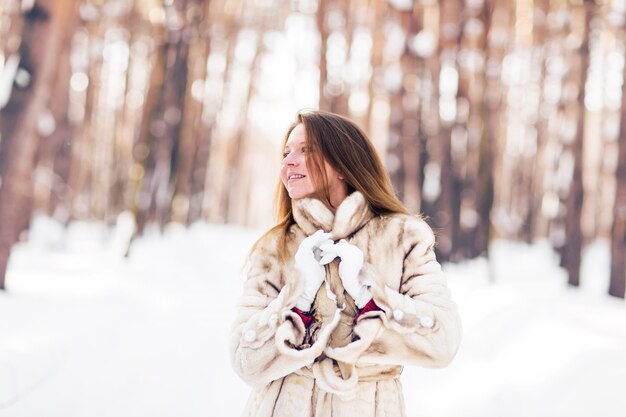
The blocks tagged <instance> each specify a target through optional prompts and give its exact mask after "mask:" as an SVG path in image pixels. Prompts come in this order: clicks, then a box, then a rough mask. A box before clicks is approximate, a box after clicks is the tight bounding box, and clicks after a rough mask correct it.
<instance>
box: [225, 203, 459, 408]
mask: <svg viewBox="0 0 626 417" xmlns="http://www.w3.org/2000/svg"><path fill="white" fill-rule="evenodd" d="M293 214H294V219H295V221H296V223H295V224H293V225H292V226H291V227H290V229H289V231H288V233H287V241H286V243H287V245H286V248H287V252H288V253H287V256H286V257H285V258H284V259H286V260H285V261H280V259H279V255H278V241H279V233H278V232H277V233H270V234H268V235H266V236H264V238H262V239H261V240H260V241H259V242H257V244H256V246H255V248H254V249H253V251H252V253H251V255H250V259H249V269H248V274H247V280H246V282H245V285H244V290H243V294H242V296H241V298H240V300H239V304H238V312H237V315H236V319H235V323H234V326H233V328H232V333H231V345H230V352H231V357H232V361H233V366H234V368H235V370H236V372H237V373H238V374H239V376H240V377H241V378H242V379H243V380H244V381H246V382H247V383H248V384H250V385H251V386H252V387H253V391H252V394H251V396H250V398H249V400H248V403H247V405H246V408H245V411H244V415H245V416H250V417H281V416H301V417H330V416H340V417H341V416H359V417H382V416H386V417H391V416H398V417H400V416H405V411H404V400H403V395H402V387H401V384H400V380H399V376H400V374H401V372H402V366H403V365H421V366H427V367H443V366H445V365H447V364H448V363H449V362H450V361H451V360H452V358H453V357H454V355H455V354H456V351H457V349H458V346H459V342H460V337H461V324H460V319H459V316H458V313H457V308H456V305H455V304H454V302H453V301H452V300H451V299H450V292H449V290H448V288H447V287H446V281H445V278H444V276H443V274H442V272H441V266H440V265H439V263H438V262H437V261H436V259H435V253H434V250H433V246H434V244H435V238H434V235H433V232H432V230H431V229H430V227H429V226H428V225H427V224H426V223H425V222H424V221H423V220H422V219H421V218H419V217H417V216H409V215H404V214H391V215H384V216H374V215H373V214H372V212H371V211H370V210H369V208H368V205H367V203H366V201H365V199H364V197H363V195H362V194H361V193H359V192H354V193H352V194H351V195H350V196H348V197H347V198H346V199H345V200H344V201H343V202H342V203H341V205H340V206H339V207H338V208H337V210H336V213H335V214H333V213H332V212H331V211H330V210H329V209H328V208H326V206H324V204H323V203H322V202H320V201H319V200H315V199H301V200H297V201H296V202H295V204H294V206H293ZM319 229H323V230H325V231H327V232H330V233H331V238H332V239H333V240H339V239H346V240H347V241H348V242H350V243H351V244H353V245H356V246H358V247H359V248H360V249H361V250H362V251H363V255H364V265H363V268H362V270H361V272H360V276H359V279H360V280H361V281H362V282H364V283H367V284H369V285H371V288H370V291H371V292H372V294H373V298H374V301H375V302H376V304H377V305H378V306H379V307H380V308H381V309H382V311H370V312H367V313H364V314H362V315H361V316H360V317H359V318H358V321H357V322H356V323H354V317H355V316H356V315H357V314H358V309H357V308H356V306H355V305H354V301H353V300H352V298H351V297H350V296H349V295H348V294H347V292H344V289H343V286H342V284H341V279H340V277H339V274H338V263H339V259H335V260H334V261H333V262H332V263H331V264H329V265H327V266H326V283H325V285H322V286H321V287H320V289H319V291H318V293H317V296H316V299H315V301H314V304H313V307H314V309H313V311H314V312H315V313H314V320H313V322H312V323H311V324H310V326H309V327H308V328H305V326H304V324H303V322H302V320H301V318H300V317H299V316H298V315H297V314H296V313H294V312H293V311H292V310H291V308H292V307H293V306H294V305H295V303H296V300H297V298H298V296H299V294H300V292H301V291H302V284H303V278H302V277H301V275H300V274H299V272H298V271H297V270H296V269H295V264H294V261H293V257H294V255H295V252H296V251H297V249H298V246H299V244H300V242H301V241H302V240H303V239H304V238H305V237H306V236H309V235H311V234H313V233H314V232H315V231H317V230H319Z"/></svg>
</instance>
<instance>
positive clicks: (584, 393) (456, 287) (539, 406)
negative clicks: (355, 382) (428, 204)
mask: <svg viewBox="0 0 626 417" xmlns="http://www.w3.org/2000/svg"><path fill="white" fill-rule="evenodd" d="M120 224H122V226H119V227H132V225H128V224H126V225H124V224H123V222H121V223H120ZM119 227H118V228H116V229H113V230H109V229H106V228H104V227H102V226H101V225H98V224H88V223H79V224H75V225H73V226H72V227H71V228H70V229H69V230H67V231H64V230H63V229H62V228H59V226H58V225H56V224H55V223H54V222H52V221H50V220H49V219H45V218H44V219H41V220H40V221H38V222H37V223H35V227H34V229H33V230H32V231H31V233H30V239H31V240H30V241H29V242H28V243H26V244H22V245H19V246H18V247H17V248H16V249H15V251H14V253H13V255H12V257H11V262H10V266H9V273H8V276H7V286H8V292H7V293H4V294H0V317H2V318H3V320H1V321H0V415H2V416H3V417H5V416H6V417H27V416H28V417H31V416H32V417H38V416H64V417H65V416H77V417H97V416H103V417H104V416H107V417H120V416H150V417H160V416H163V417H170V416H185V417H193V416H237V415H239V412H240V411H241V409H242V408H243V405H244V403H245V399H246V397H247V394H248V392H249V389H248V387H247V386H245V385H244V384H243V383H242V382H241V381H240V380H239V379H238V378H237V377H236V375H235V374H234V373H233V372H232V370H231V368H230V365H229V359H228V331H229V327H230V323H231V320H232V317H233V314H234V308H235V302H236V299H237V297H238V295H239V293H240V291H241V285H242V282H243V278H242V277H241V267H242V264H243V260H244V259H245V256H246V254H247V251H248V250H249V248H250V246H251V245H252V243H253V242H254V240H255V239H256V238H257V237H259V236H260V234H261V232H260V231H258V230H257V231H253V230H245V229H240V228H236V227H232V226H218V225H207V224H204V223H197V224H194V225H192V226H191V227H190V228H189V229H184V228H181V227H176V226H171V227H169V228H167V230H166V231H165V233H164V234H163V235H159V234H158V233H148V234H147V235H146V236H145V237H143V238H140V239H137V240H136V241H134V242H133V245H132V247H131V250H130V257H129V258H128V259H124V258H122V257H121V254H122V253H123V252H124V250H122V249H123V248H125V244H124V239H125V237H124V236H127V234H125V231H124V230H128V229H124V230H121V231H120V230H118V229H119ZM492 254H493V258H492V261H491V262H490V263H488V262H487V261H486V260H485V259H477V260H474V261H470V262H465V263H463V264H458V265H445V266H444V269H445V271H446V274H447V276H448V278H449V283H450V287H451V288H452V291H453V296H454V299H455V300H456V301H457V303H458V304H459V309H460V312H461V315H462V317H463V323H464V332H465V335H464V340H463V344H462V346H461V349H460V351H459V354H458V356H457V358H456V359H455V361H454V362H453V364H452V365H451V366H449V367H448V368H446V369H443V370H428V369H421V368H406V369H405V372H404V375H403V378H402V380H403V384H404V387H405V395H406V404H407V409H408V414H409V416H433V417H435V416H450V417H452V416H463V417H471V416H476V417H479V416H480V417H491V416H493V417H501V416H504V415H506V416H513V417H515V416H520V417H522V416H533V417H541V416H546V417H547V416H551V417H552V416H564V417H583V416H584V417H588V416H591V415H600V416H603V417H613V416H616V417H617V416H622V415H624V412H625V410H626V397H625V396H623V395H622V393H621V391H622V390H623V387H624V386H625V385H626V359H625V358H626V303H624V301H623V300H617V299H612V298H610V297H607V296H605V295H604V292H605V290H601V288H602V287H604V288H606V286H605V285H606V283H607V273H608V272H607V271H608V269H607V267H608V266H607V265H606V264H607V262H608V257H607V255H606V254H607V245H606V244H605V243H602V242H599V243H597V244H594V246H592V247H591V248H590V249H588V250H587V251H586V255H585V258H584V260H583V276H582V282H583V286H582V289H570V288H567V286H566V284H565V282H566V277H565V274H564V272H563V271H562V270H561V269H560V268H558V266H557V265H558V262H557V259H556V257H555V256H554V254H553V253H552V251H551V250H550V248H549V246H548V245H547V244H545V243H538V244H536V245H532V246H528V245H523V244H517V243H509V242H495V243H494V245H493V246H492Z"/></svg>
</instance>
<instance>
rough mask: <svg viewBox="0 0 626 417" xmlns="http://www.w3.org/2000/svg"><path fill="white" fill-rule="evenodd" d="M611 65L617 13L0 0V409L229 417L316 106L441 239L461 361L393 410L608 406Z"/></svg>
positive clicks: (623, 338) (619, 349) (351, 0)
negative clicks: (297, 129)
mask: <svg viewBox="0 0 626 417" xmlns="http://www.w3.org/2000/svg"><path fill="white" fill-rule="evenodd" d="M625 56H626V0H595V1H593V0H441V1H434V0H290V1H277V0H0V318H1V320H0V415H2V416H4V415H6V416H11V417H17V416H20V417H21V416H39V415H69V416H72V415H73V416H79V417H83V416H111V417H113V416H116V417H118V416H122V415H132V416H172V415H181V416H196V415H197V416H200V415H205V416H206V415H221V416H236V415H239V412H240V410H241V409H242V407H243V403H244V402H245V398H246V397H247V393H248V390H249V387H247V386H246V385H245V384H243V383H242V382H241V381H239V380H238V379H237V377H236V375H234V374H233V371H232V370H231V369H230V367H229V364H228V360H227V356H228V355H227V338H228V328H229V325H230V320H231V317H232V315H233V314H234V308H235V302H236V297H237V295H238V294H239V292H240V289H241V285H242V282H243V278H241V277H240V273H241V267H242V265H243V261H244V259H245V256H246V254H247V251H248V249H249V248H250V246H251V245H252V244H253V243H254V241H255V240H256V238H258V237H259V236H260V235H261V233H263V231H264V230H266V229H267V228H268V227H270V226H272V225H273V224H274V223H273V222H274V218H273V207H272V199H273V195H274V188H275V185H276V181H277V175H278V170H279V167H280V160H281V151H282V150H281V149H280V147H281V143H282V140H283V138H284V134H285V132H286V130H287V127H288V126H289V124H290V123H291V122H292V121H293V120H294V117H295V114H296V112H297V111H298V110H300V109H306V108H310V109H322V110H328V111H332V112H335V113H340V114H343V115H345V116H348V117H349V118H350V119H352V120H354V121H356V122H357V123H358V124H359V125H360V126H361V127H362V128H363V129H364V130H365V131H366V132H367V133H368V134H369V136H370V138H371V139H372V140H373V141H374V143H375V145H376V147H377V150H378V152H379V153H380V155H381V156H383V160H384V162H385V165H386V168H387V170H388V171H389V173H390V174H391V177H392V181H393V185H394V188H395V190H396V192H397V193H398V195H399V196H400V198H401V200H402V201H403V202H404V204H405V205H406V206H407V207H408V208H409V209H410V210H411V211H412V212H415V213H422V214H423V215H424V216H425V218H426V219H427V221H428V223H429V224H430V225H431V227H432V228H433V229H434V230H435V232H436V235H437V248H436V249H437V257H438V259H439V261H440V262H441V263H442V264H443V265H444V271H445V272H446V274H447V276H448V279H449V281H450V287H451V289H452V291H453V297H454V298H455V301H457V302H458V304H459V307H460V311H461V315H462V318H463V321H464V330H465V336H464V342H463V343H464V344H463V346H462V348H461V351H460V352H459V355H458V358H457V360H455V362H454V363H453V365H452V366H451V367H449V368H447V369H445V370H440V371H434V370H424V369H416V370H409V369H407V370H406V371H405V375H404V376H403V384H404V386H405V395H406V397H407V410H408V412H409V415H410V416H412V417H414V416H450V417H452V416H477V417H478V416H481V417H485V416H493V417H499V416H503V415H508V416H519V417H522V416H529V415H533V416H563V417H583V416H591V415H602V416H605V417H606V416H608V417H612V416H623V415H624V413H626V399H624V396H623V392H622V391H623V387H624V386H625V385H624V384H626V304H625V303H624V296H625V291H626V290H625V288H626V82H624V81H625V80H626V65H625ZM520 404H522V405H520Z"/></svg>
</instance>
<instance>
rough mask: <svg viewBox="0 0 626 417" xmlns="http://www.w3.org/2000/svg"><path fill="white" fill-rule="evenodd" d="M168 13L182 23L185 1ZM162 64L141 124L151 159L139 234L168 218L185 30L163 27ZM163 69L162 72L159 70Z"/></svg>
mask: <svg viewBox="0 0 626 417" xmlns="http://www.w3.org/2000/svg"><path fill="white" fill-rule="evenodd" d="M168 7H171V8H172V9H171V12H172V13H175V14H177V15H178V16H179V18H180V19H184V16H185V15H186V7H187V1H186V0H185V1H180V2H176V3H175V5H172V6H168ZM159 48H162V50H163V55H162V58H163V59H162V60H157V61H156V65H155V67H154V69H153V71H157V73H159V74H163V78H162V80H163V83H162V85H159V84H158V83H156V84H151V86H150V88H151V89H153V88H156V92H151V93H149V94H152V97H151V99H155V102H153V104H154V105H155V106H156V107H155V108H154V109H153V111H150V112H148V113H146V117H147V120H145V121H144V123H143V124H142V125H143V126H144V128H147V129H148V131H147V132H145V133H146V134H147V135H148V138H149V139H148V140H147V142H148V144H149V148H150V155H149V156H148V159H147V161H146V162H147V163H146V165H145V176H144V179H143V184H142V191H141V194H142V195H141V197H140V203H141V204H140V205H139V207H138V211H139V214H138V215H137V220H138V226H139V230H140V231H143V229H144V227H145V226H146V224H148V223H156V224H158V225H159V226H160V227H162V226H163V225H164V224H165V223H166V222H167V221H168V220H169V217H170V201H171V198H172V194H173V192H172V188H173V185H172V172H175V171H176V160H177V152H178V139H179V134H180V129H181V121H182V120H183V114H184V105H185V93H186V91H187V59H188V55H189V44H188V41H187V39H186V36H185V26H184V24H183V25H182V26H181V27H172V28H168V27H166V33H165V44H164V45H161V46H159ZM159 65H162V67H161V68H158V66H159Z"/></svg>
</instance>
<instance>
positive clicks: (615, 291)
mask: <svg viewBox="0 0 626 417" xmlns="http://www.w3.org/2000/svg"><path fill="white" fill-rule="evenodd" d="M621 26H622V29H624V28H626V25H625V24H624V23H622V25H621ZM619 40H620V41H621V43H622V47H624V46H626V35H625V32H624V31H622V32H621V36H620V37H619ZM623 74H624V75H623V78H622V112H621V122H620V129H619V136H618V155H617V169H616V172H615V175H616V180H617V181H616V183H617V184H616V190H615V202H614V204H613V229H612V236H611V277H610V283H609V294H611V295H613V296H615V297H621V298H624V297H625V292H626V65H624V67H623Z"/></svg>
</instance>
